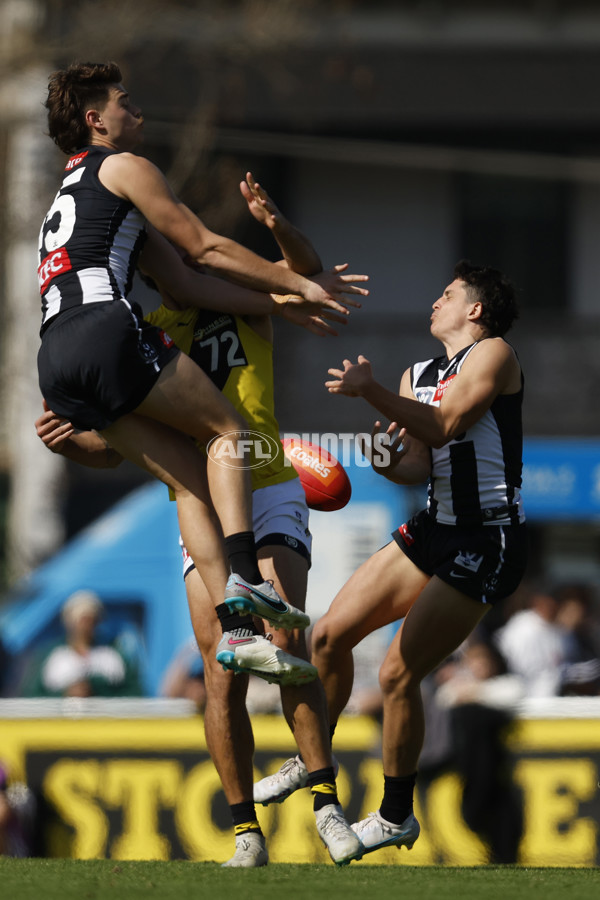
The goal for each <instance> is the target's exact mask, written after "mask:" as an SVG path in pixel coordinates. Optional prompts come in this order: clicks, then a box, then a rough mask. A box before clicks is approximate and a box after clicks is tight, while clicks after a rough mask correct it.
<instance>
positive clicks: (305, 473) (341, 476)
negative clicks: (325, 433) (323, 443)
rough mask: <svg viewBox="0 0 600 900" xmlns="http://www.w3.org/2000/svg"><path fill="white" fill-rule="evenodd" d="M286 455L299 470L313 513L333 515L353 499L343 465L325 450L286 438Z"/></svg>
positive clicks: (284, 442)
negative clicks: (314, 510)
mask: <svg viewBox="0 0 600 900" xmlns="http://www.w3.org/2000/svg"><path fill="white" fill-rule="evenodd" d="M282 444H283V452H284V453H285V455H286V456H287V458H288V459H289V461H290V462H291V464H292V465H293V467H294V468H295V469H296V471H297V473H298V475H299V477H300V483H301V484H302V487H303V488H304V493H305V494H306V502H307V504H308V505H309V507H310V508H311V509H318V510H320V511H321V512H332V511H333V510H334V509H342V508H343V507H344V506H345V505H346V504H347V503H348V500H349V499H350V496H351V494H352V485H351V484H350V479H349V478H348V476H347V474H346V471H345V469H344V467H343V466H342V464H341V463H340V462H338V460H337V459H336V458H335V456H332V454H331V453H329V452H328V451H327V450H325V449H324V448H323V447H319V446H318V445H317V444H311V443H310V442H309V441H301V440H298V439H297V438H284V439H283V441H282Z"/></svg>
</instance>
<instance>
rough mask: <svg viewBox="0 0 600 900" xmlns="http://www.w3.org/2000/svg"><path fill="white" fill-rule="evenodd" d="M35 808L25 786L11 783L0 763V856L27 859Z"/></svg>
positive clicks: (32, 831)
mask: <svg viewBox="0 0 600 900" xmlns="http://www.w3.org/2000/svg"><path fill="white" fill-rule="evenodd" d="M35 808H36V807H35V798H34V796H33V793H32V792H31V791H30V790H29V788H28V787H27V785H26V784H23V783H22V782H18V781H11V780H10V778H9V775H8V770H7V769H6V767H5V766H4V765H3V764H2V763H1V762H0V856H17V857H26V856H31V852H32V846H33V833H34V824H35Z"/></svg>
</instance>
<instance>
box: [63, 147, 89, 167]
mask: <svg viewBox="0 0 600 900" xmlns="http://www.w3.org/2000/svg"><path fill="white" fill-rule="evenodd" d="M89 152H90V151H89V150H86V151H85V152H84V153H78V154H77V156H72V157H71V159H70V160H69V161H68V163H67V164H66V166H65V172H69V171H70V170H71V169H74V168H75V166H78V165H79V163H80V162H81V161H82V160H84V159H85V158H86V156H87V155H88V153H89Z"/></svg>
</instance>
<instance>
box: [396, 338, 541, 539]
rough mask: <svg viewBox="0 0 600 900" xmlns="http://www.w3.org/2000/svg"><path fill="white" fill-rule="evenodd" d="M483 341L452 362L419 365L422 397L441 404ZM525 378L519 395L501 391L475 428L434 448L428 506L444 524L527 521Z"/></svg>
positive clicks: (417, 384) (416, 383)
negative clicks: (523, 416)
mask: <svg viewBox="0 0 600 900" xmlns="http://www.w3.org/2000/svg"><path fill="white" fill-rule="evenodd" d="M477 343H478V342H477V341H476V342H475V343H474V344H471V345H470V346H469V347H465V348H464V349H463V350H461V351H460V352H459V353H457V354H456V356H454V357H453V358H452V359H451V360H448V359H447V357H446V356H439V357H436V358H435V359H428V360H425V361H424V362H419V363H416V364H415V365H414V366H412V368H411V372H410V376H411V387H412V390H413V393H414V395H415V397H416V398H417V400H419V402H421V403H428V404H429V405H430V406H439V405H440V402H441V400H442V397H443V396H444V393H445V391H446V388H447V387H448V385H449V384H450V383H451V381H452V379H453V378H455V377H456V375H457V374H458V373H459V372H460V369H461V367H462V365H463V363H464V361H465V359H466V358H467V356H468V355H469V353H470V352H471V350H473V348H474V347H476V346H477ZM522 402H523V376H522V375H521V390H520V391H518V393H516V394H500V395H498V396H497V397H496V399H495V400H494V402H493V403H492V405H491V407H490V408H489V409H488V410H487V412H486V413H485V414H484V415H483V416H482V417H481V419H479V421H477V422H476V423H475V424H474V425H473V426H472V427H471V428H469V429H468V430H467V431H465V432H463V433H462V434H459V435H457V436H456V437H455V438H453V439H452V440H451V441H448V443H447V444H444V446H443V447H440V448H439V449H436V448H435V447H432V448H431V456H432V466H431V478H430V482H429V489H428V491H429V495H428V501H427V508H428V511H429V514H430V515H431V516H432V517H433V518H434V519H435V520H436V521H437V522H439V523H440V524H442V525H462V526H465V527H469V526H473V525H511V524H512V525H516V524H519V523H521V522H524V521H525V514H524V512H523V504H522V500H521V494H520V490H519V489H520V487H521V475H522V455H523V427H522V422H521V407H522Z"/></svg>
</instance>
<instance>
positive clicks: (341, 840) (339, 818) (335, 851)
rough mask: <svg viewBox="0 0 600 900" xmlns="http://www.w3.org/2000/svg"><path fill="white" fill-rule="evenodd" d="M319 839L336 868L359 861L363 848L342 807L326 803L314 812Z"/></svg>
mask: <svg viewBox="0 0 600 900" xmlns="http://www.w3.org/2000/svg"><path fill="white" fill-rule="evenodd" d="M315 819H316V820H317V831H318V832H319V837H320V838H321V840H322V841H323V843H324V844H325V846H326V847H327V849H328V850H329V855H330V856H331V858H332V860H333V861H334V863H335V864H336V866H347V865H348V863H349V862H351V860H353V859H360V858H361V856H362V855H363V853H364V852H365V848H364V847H363V845H362V842H361V840H360V838H359V837H358V836H357V835H356V833H355V832H354V831H353V829H352V828H351V827H350V825H348V822H347V821H346V818H345V816H344V813H343V811H342V807H341V806H338V804H337V803H328V804H327V806H324V807H323V808H322V809H318V810H317V811H316V812H315Z"/></svg>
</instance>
